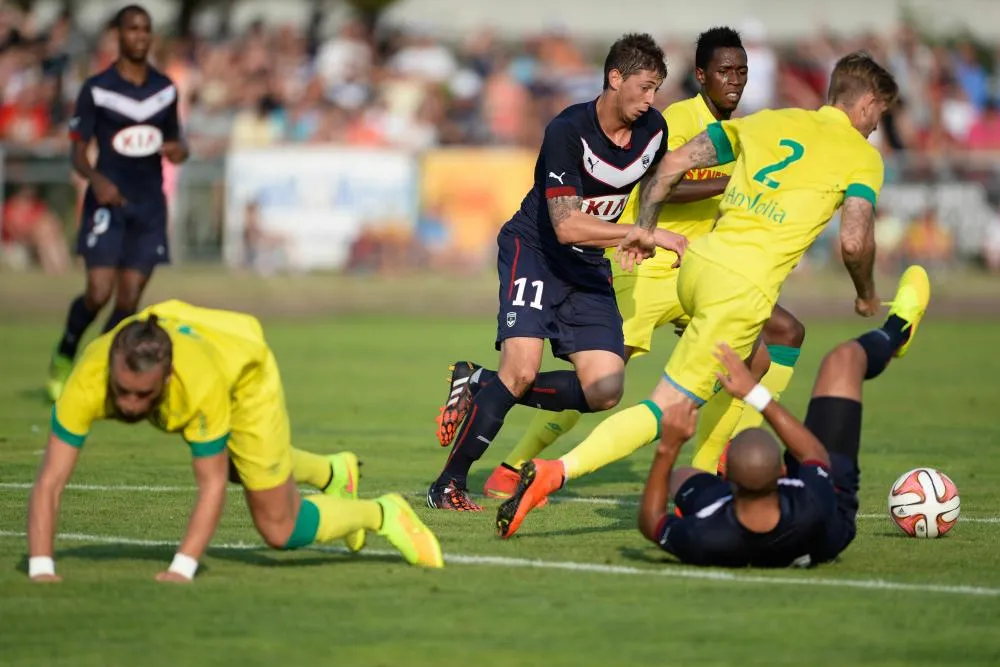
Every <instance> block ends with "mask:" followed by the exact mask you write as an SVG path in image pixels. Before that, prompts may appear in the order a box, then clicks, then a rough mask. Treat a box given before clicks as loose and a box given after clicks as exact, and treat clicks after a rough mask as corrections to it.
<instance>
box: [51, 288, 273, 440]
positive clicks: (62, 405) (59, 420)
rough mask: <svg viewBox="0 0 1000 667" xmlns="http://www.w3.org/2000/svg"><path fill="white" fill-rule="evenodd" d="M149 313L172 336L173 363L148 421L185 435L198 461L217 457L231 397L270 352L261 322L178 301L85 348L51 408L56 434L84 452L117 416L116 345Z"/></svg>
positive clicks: (138, 316) (225, 436)
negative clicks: (112, 378)
mask: <svg viewBox="0 0 1000 667" xmlns="http://www.w3.org/2000/svg"><path fill="white" fill-rule="evenodd" d="M150 313H155V314H156V315H157V316H158V317H159V318H160V319H159V322H160V324H161V325H162V326H163V328H164V329H165V330H166V331H167V334H168V335H169V336H170V340H171V343H172V344H173V360H172V369H171V374H170V378H169V380H168V381H167V385H166V387H165V388H164V390H163V395H162V398H161V400H160V401H159V403H158V405H157V406H156V407H155V408H154V410H153V412H152V413H151V414H150V416H149V422H150V423H151V424H153V425H154V426H155V427H157V428H158V429H160V430H162V431H166V432H168V433H180V434H181V435H182V436H183V437H184V439H185V440H186V441H187V442H188V444H189V445H190V446H191V451H192V454H193V455H194V456H212V455H214V454H218V453H220V452H222V451H223V450H224V449H225V448H226V444H227V441H228V438H229V431H230V419H231V410H232V406H231V403H232V397H233V395H234V394H235V392H236V391H237V390H238V389H239V388H240V387H241V385H243V384H244V383H245V382H247V381H248V380H249V379H250V378H251V376H252V371H253V370H254V369H256V368H258V367H259V366H260V364H261V363H262V362H263V361H264V359H265V358H266V357H267V354H268V348H267V344H266V342H265V340H264V335H263V331H262V329H261V327H260V323H259V322H258V321H257V320H256V318H254V317H252V316H250V315H245V314H243V313H234V312H229V311H222V310H211V309H207V308H198V307H196V306H191V305H188V304H186V303H183V302H180V301H166V302H164V303H161V304H156V305H153V306H150V307H148V308H146V309H145V310H143V311H142V312H140V313H138V314H136V315H133V316H132V317H129V318H127V319H126V320H124V321H123V322H122V323H121V324H119V325H118V327H116V328H115V329H114V330H113V331H109V332H108V333H106V334H103V335H101V336H99V337H98V338H96V339H94V340H93V341H92V342H91V343H90V344H89V345H88V346H87V348H86V349H85V350H84V352H83V354H82V355H81V357H80V359H79V361H78V362H77V363H76V365H75V366H74V368H73V372H72V374H71V375H70V377H69V379H68V380H67V382H66V386H65V388H64V389H63V392H62V394H61V395H60V396H59V400H58V401H57V402H56V404H55V405H54V406H53V408H52V432H53V433H55V434H56V435H57V436H58V437H59V438H60V439H61V440H63V441H64V442H66V443H68V444H70V445H73V446H74V447H80V446H82V445H83V442H84V440H85V439H86V437H87V434H88V433H89V432H90V427H91V424H92V423H93V422H95V421H97V420H99V419H113V418H114V410H113V406H112V403H111V397H110V396H109V389H108V383H109V370H108V366H109V352H110V350H111V342H112V340H113V338H114V335H115V333H116V332H117V330H118V328H120V327H122V326H124V325H125V324H127V323H128V322H131V321H133V320H136V319H146V318H148V317H149V314H150Z"/></svg>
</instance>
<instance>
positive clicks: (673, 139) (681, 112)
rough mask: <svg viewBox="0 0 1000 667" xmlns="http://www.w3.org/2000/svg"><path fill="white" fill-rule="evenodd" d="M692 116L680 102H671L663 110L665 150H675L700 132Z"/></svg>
mask: <svg viewBox="0 0 1000 667" xmlns="http://www.w3.org/2000/svg"><path fill="white" fill-rule="evenodd" d="M693 116H694V115H693V114H692V113H691V112H690V110H688V109H687V108H686V105H684V104H683V103H681V102H677V103H675V104H671V105H670V106H668V107H667V109H666V111H664V112H663V119H664V120H665V121H667V150H670V151H675V150H677V149H678V148H680V147H681V146H683V145H684V144H686V143H687V142H688V141H690V140H691V139H693V138H694V136H695V135H696V134H699V133H700V132H701V126H700V125H699V124H698V122H697V119H695V118H694V117H693Z"/></svg>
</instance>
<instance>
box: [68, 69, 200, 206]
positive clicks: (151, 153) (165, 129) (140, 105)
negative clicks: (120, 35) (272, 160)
mask: <svg viewBox="0 0 1000 667" xmlns="http://www.w3.org/2000/svg"><path fill="white" fill-rule="evenodd" d="M147 71H148V75H147V77H146V81H145V83H143V84H142V85H141V86H137V85H135V84H134V83H132V82H130V81H127V80H125V79H124V78H123V77H122V75H121V74H120V73H119V72H118V69H117V68H116V67H115V66H114V65H112V66H111V67H109V68H108V69H106V70H104V71H103V72H101V73H100V74H96V75H94V76H92V77H90V78H89V79H87V80H86V81H85V82H84V84H83V87H82V88H81V89H80V94H79V96H78V97H77V101H76V109H75V111H74V113H73V118H72V119H71V120H70V136H71V137H72V138H73V139H74V140H75V141H85V142H89V141H90V140H91V138H95V139H96V140H97V149H98V151H99V153H98V157H97V166H96V169H97V171H98V172H100V173H101V174H102V175H104V176H106V177H107V178H109V179H110V180H111V181H112V182H113V183H114V184H115V185H116V186H118V190H119V191H120V192H121V193H122V196H124V197H125V199H127V200H131V201H137V200H139V199H143V198H148V197H149V196H150V195H152V194H157V193H160V194H162V192H163V163H162V158H161V155H160V148H161V147H162V146H163V142H164V141H176V140H177V139H179V137H180V123H179V121H178V119H177V88H176V87H174V84H173V82H172V81H171V80H170V79H169V78H168V77H167V76H166V75H164V74H162V73H161V72H159V71H157V70H156V69H154V68H152V67H149V68H148V70H147Z"/></svg>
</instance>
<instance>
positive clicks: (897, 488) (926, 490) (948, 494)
mask: <svg viewBox="0 0 1000 667" xmlns="http://www.w3.org/2000/svg"><path fill="white" fill-rule="evenodd" d="M960 504H961V503H960V500H959V497H958V489H957V488H955V483H954V482H952V481H951V479H949V477H948V476H947V475H945V474H944V473H942V472H938V471H937V470H934V469H933V468H914V469H913V470H911V471H909V472H907V473H904V474H903V475H901V476H900V477H899V479H897V480H896V483H895V484H893V485H892V489H891V490H890V491H889V516H891V517H892V520H893V521H895V522H896V525H897V526H899V529H900V530H902V531H903V532H904V533H906V534H907V535H909V536H910V537H941V536H942V535H944V534H945V533H947V532H948V531H949V530H951V527H952V526H954V525H955V522H956V521H958V513H959V506H960Z"/></svg>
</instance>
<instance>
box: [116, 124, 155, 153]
mask: <svg viewBox="0 0 1000 667" xmlns="http://www.w3.org/2000/svg"><path fill="white" fill-rule="evenodd" d="M111 147H112V148H114V149H115V152H117V153H119V154H121V155H124V156H125V157H149V156H150V155H154V154H155V153H157V152H158V151H159V150H160V148H162V147H163V133H162V132H161V131H160V129H159V128H157V127H154V126H152V125H130V126H129V127H126V128H125V129H123V130H121V131H119V132H118V134H116V135H115V136H114V137H113V138H112V139H111Z"/></svg>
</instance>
